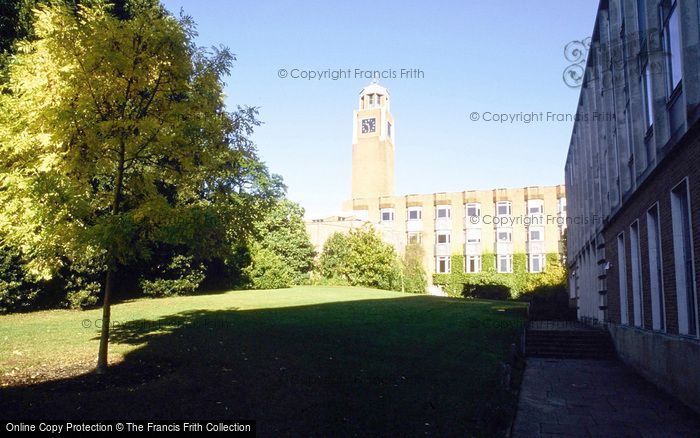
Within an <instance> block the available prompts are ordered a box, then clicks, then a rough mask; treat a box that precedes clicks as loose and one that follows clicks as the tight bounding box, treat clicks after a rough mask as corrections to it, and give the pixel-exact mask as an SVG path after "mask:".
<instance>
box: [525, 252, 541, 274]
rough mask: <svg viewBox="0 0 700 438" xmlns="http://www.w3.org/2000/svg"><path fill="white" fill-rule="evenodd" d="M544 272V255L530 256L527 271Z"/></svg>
mask: <svg viewBox="0 0 700 438" xmlns="http://www.w3.org/2000/svg"><path fill="white" fill-rule="evenodd" d="M543 270H544V254H530V256H529V257H528V271H529V272H542V271H543Z"/></svg>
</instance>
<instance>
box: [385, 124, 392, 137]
mask: <svg viewBox="0 0 700 438" xmlns="http://www.w3.org/2000/svg"><path fill="white" fill-rule="evenodd" d="M386 135H387V137H391V122H386Z"/></svg>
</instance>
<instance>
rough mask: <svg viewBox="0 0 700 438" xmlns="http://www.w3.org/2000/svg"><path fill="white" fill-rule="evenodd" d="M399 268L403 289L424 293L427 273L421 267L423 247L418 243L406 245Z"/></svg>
mask: <svg viewBox="0 0 700 438" xmlns="http://www.w3.org/2000/svg"><path fill="white" fill-rule="evenodd" d="M401 268H402V286H403V291H404V292H409V293H416V294H424V293H425V286H426V285H427V284H428V274H427V273H426V272H425V268H423V248H422V247H421V246H420V245H408V246H406V252H405V254H404V257H403V260H402V266H401Z"/></svg>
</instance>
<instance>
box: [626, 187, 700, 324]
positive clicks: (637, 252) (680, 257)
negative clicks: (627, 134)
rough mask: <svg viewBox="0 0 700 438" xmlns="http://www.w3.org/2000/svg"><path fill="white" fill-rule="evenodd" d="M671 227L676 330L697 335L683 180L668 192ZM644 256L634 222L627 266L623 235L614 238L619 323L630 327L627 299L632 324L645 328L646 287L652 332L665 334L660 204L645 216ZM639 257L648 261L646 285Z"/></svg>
mask: <svg viewBox="0 0 700 438" xmlns="http://www.w3.org/2000/svg"><path fill="white" fill-rule="evenodd" d="M671 221H672V223H671V226H672V228H673V251H672V254H673V259H674V269H675V272H674V274H675V278H676V302H677V306H678V331H679V333H680V334H683V335H690V336H694V337H697V336H698V321H697V312H698V310H697V305H698V304H697V291H696V290H695V280H694V279H695V271H694V269H695V262H694V255H693V246H692V235H691V230H692V228H691V216H690V201H689V190H688V182H687V180H684V181H683V182H682V183H680V184H679V185H678V186H676V187H675V188H674V189H673V190H672V191H671ZM646 238H647V245H646V250H647V251H646V252H647V253H646V254H644V255H643V254H642V246H643V245H641V242H640V222H639V220H635V221H634V222H633V223H632V224H631V225H630V227H629V237H628V239H629V254H630V260H629V264H628V263H627V252H626V241H625V240H626V236H625V233H624V232H622V233H620V234H619V235H618V236H617V258H618V260H617V263H618V267H619V269H618V286H619V293H620V321H621V323H622V324H625V325H629V324H630V317H629V309H628V306H629V302H628V296H630V295H631V297H632V323H633V324H634V325H635V326H636V327H641V328H644V325H645V324H644V314H645V312H646V310H645V309H644V300H643V292H644V289H645V288H647V287H648V288H649V292H650V295H651V322H652V327H651V329H653V330H658V331H666V308H665V298H664V281H663V279H664V269H663V252H662V244H661V224H660V213H659V204H658V203H657V204H654V206H652V207H651V208H650V209H649V210H648V211H647V213H646ZM642 257H646V258H647V260H648V269H649V272H648V274H649V283H648V284H646V283H644V281H643V279H642V278H643V277H642V274H643V273H642V266H643V263H642ZM627 269H630V271H631V272H630V278H631V280H632V284H627V280H628V276H627Z"/></svg>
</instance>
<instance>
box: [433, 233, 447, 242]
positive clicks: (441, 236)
mask: <svg viewBox="0 0 700 438" xmlns="http://www.w3.org/2000/svg"><path fill="white" fill-rule="evenodd" d="M436 240H437V243H438V244H440V243H450V233H438V234H437V238H436Z"/></svg>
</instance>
